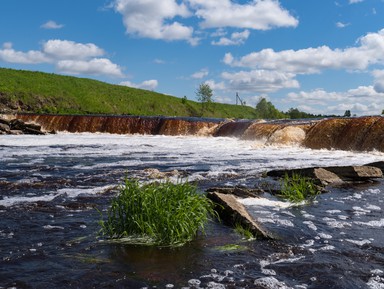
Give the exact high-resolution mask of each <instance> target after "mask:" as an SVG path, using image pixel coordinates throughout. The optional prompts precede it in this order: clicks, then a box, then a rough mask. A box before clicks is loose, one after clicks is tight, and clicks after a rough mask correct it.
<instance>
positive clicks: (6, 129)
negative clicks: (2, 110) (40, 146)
mask: <svg viewBox="0 0 384 289" xmlns="http://www.w3.org/2000/svg"><path fill="white" fill-rule="evenodd" d="M1 134H13V135H19V134H33V135H43V134H46V132H44V131H43V130H42V129H41V126H40V125H37V124H34V123H26V122H24V121H22V120H19V119H16V118H14V119H10V120H8V119H6V118H3V117H0V135H1Z"/></svg>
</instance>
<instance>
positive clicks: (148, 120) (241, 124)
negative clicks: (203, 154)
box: [16, 114, 384, 151]
mask: <svg viewBox="0 0 384 289" xmlns="http://www.w3.org/2000/svg"><path fill="white" fill-rule="evenodd" d="M16 117H17V118H19V119H21V120H23V121H26V122H35V123H38V124H40V125H42V126H43V128H44V129H45V130H47V131H68V132H101V133H113V134H136V133H137V134H150V135H159V134H160V135H212V136H216V137H220V136H225V137H237V138H241V139H244V140H254V141H258V142H261V143H262V144H265V143H266V144H287V145H291V144H297V145H302V146H305V147H308V148H312V149H341V150H354V151H372V150H378V151H384V134H383V133H382V132H383V130H384V118H383V117H381V116H373V117H359V118H330V119H323V120H308V121H305V120H302V121H299V122H298V121H273V122H265V121H264V122H263V121H257V120H255V121H251V120H241V121H228V120H223V119H199V118H170V117H139V116H85V115H37V114H20V115H17V116H16Z"/></svg>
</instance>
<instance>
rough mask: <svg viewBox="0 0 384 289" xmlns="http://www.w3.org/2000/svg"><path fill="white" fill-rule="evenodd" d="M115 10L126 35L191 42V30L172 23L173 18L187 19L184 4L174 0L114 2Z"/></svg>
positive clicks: (187, 13) (188, 13)
mask: <svg viewBox="0 0 384 289" xmlns="http://www.w3.org/2000/svg"><path fill="white" fill-rule="evenodd" d="M115 10H116V11H117V12H119V13H120V14H122V16H123V22H124V25H125V28H126V32H127V33H128V34H132V35H137V36H140V37H147V38H153V39H163V40H188V41H191V42H193V41H194V39H193V36H192V34H193V28H192V27H190V26H186V25H183V24H182V23H180V22H177V21H173V22H172V19H174V18H175V17H188V16H190V12H189V10H188V8H187V6H186V5H185V4H184V3H181V4H178V3H177V2H176V1H175V0H162V1H158V0H147V1H140V0H116V1H115Z"/></svg>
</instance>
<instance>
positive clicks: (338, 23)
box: [336, 22, 351, 28]
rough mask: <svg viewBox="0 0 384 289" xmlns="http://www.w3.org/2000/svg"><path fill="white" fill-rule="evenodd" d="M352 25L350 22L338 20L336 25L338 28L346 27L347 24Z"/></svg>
mask: <svg viewBox="0 0 384 289" xmlns="http://www.w3.org/2000/svg"><path fill="white" fill-rule="evenodd" d="M349 25H351V24H350V23H343V22H337V23H336V27H337V28H345V27H347V26H349Z"/></svg>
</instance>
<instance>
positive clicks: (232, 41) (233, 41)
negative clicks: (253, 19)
mask: <svg viewBox="0 0 384 289" xmlns="http://www.w3.org/2000/svg"><path fill="white" fill-rule="evenodd" d="M249 35H250V32H249V30H244V31H243V32H234V33H232V34H231V37H230V38H227V37H221V38H220V39H219V40H218V41H212V44H213V45H219V46H228V45H241V44H244V42H245V41H246V40H247V39H248V37H249Z"/></svg>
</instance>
